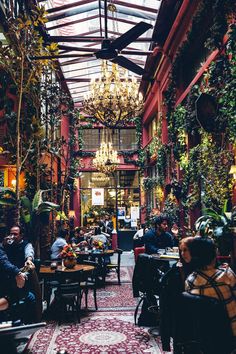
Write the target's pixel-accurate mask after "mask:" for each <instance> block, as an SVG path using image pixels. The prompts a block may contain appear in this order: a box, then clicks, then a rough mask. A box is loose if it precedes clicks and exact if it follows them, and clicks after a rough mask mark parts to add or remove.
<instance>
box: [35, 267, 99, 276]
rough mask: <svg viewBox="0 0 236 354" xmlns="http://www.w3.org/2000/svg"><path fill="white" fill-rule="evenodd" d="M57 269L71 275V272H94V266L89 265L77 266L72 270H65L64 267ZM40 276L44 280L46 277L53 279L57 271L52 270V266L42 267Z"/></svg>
mask: <svg viewBox="0 0 236 354" xmlns="http://www.w3.org/2000/svg"><path fill="white" fill-rule="evenodd" d="M57 269H58V270H62V271H63V272H66V273H71V272H75V271H78V270H82V271H83V272H91V271H93V270H94V266H92V265H87V264H76V265H75V266H74V267H73V268H71V269H69V268H65V267H62V266H58V267H57ZM39 274H40V275H41V277H42V278H44V277H45V276H46V277H47V276H51V277H53V276H54V275H55V269H52V268H51V267H50V266H44V265H41V267H40V270H39Z"/></svg>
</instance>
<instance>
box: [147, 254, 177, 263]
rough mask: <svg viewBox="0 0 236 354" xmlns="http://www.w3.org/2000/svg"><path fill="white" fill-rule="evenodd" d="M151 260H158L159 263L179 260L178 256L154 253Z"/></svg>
mask: <svg viewBox="0 0 236 354" xmlns="http://www.w3.org/2000/svg"><path fill="white" fill-rule="evenodd" d="M151 256H152V257H153V258H155V259H158V260H160V261H178V260H179V255H177V254H172V255H171V254H159V253H154V254H152V255H151Z"/></svg>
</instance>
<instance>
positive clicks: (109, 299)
mask: <svg viewBox="0 0 236 354" xmlns="http://www.w3.org/2000/svg"><path fill="white" fill-rule="evenodd" d="M97 304H98V309H99V310H102V311H110V310H122V309H125V310H127V309H129V310H134V309H135V307H136V304H137V300H136V299H134V298H133V292H132V284H130V283H124V284H121V285H115V284H114V285H106V287H105V288H100V289H98V290H97ZM84 306H85V303H84V298H83V299H82V308H83V307H84ZM88 308H89V309H94V299H93V294H92V291H90V292H89V296H88Z"/></svg>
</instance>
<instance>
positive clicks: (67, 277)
mask: <svg viewBox="0 0 236 354" xmlns="http://www.w3.org/2000/svg"><path fill="white" fill-rule="evenodd" d="M82 276H83V270H76V271H73V272H66V271H63V270H60V269H56V270H55V278H56V280H57V281H58V282H59V284H60V285H61V284H68V283H70V282H72V281H73V282H77V283H80V282H81V279H82Z"/></svg>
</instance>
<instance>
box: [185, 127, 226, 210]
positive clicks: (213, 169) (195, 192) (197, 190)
mask: <svg viewBox="0 0 236 354" xmlns="http://www.w3.org/2000/svg"><path fill="white" fill-rule="evenodd" d="M232 161H233V154H232V152H230V151H227V150H225V149H224V148H223V147H220V146H218V145H217V144H216V143H215V142H213V140H212V136H211V135H210V134H207V133H203V135H202V141H201V143H200V144H198V145H197V146H196V147H194V148H192V149H191V150H190V152H189V160H188V163H187V164H186V166H185V168H184V179H183V184H184V188H185V192H186V190H187V191H188V193H186V194H185V196H186V198H185V199H184V200H183V204H185V206H186V207H188V208H191V209H192V208H194V207H196V206H199V203H200V202H201V203H202V205H203V206H205V207H207V208H216V206H217V210H221V208H222V207H223V205H224V202H225V199H228V198H230V193H231V184H230V180H229V174H228V173H229V169H230V166H231V164H232Z"/></svg>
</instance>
